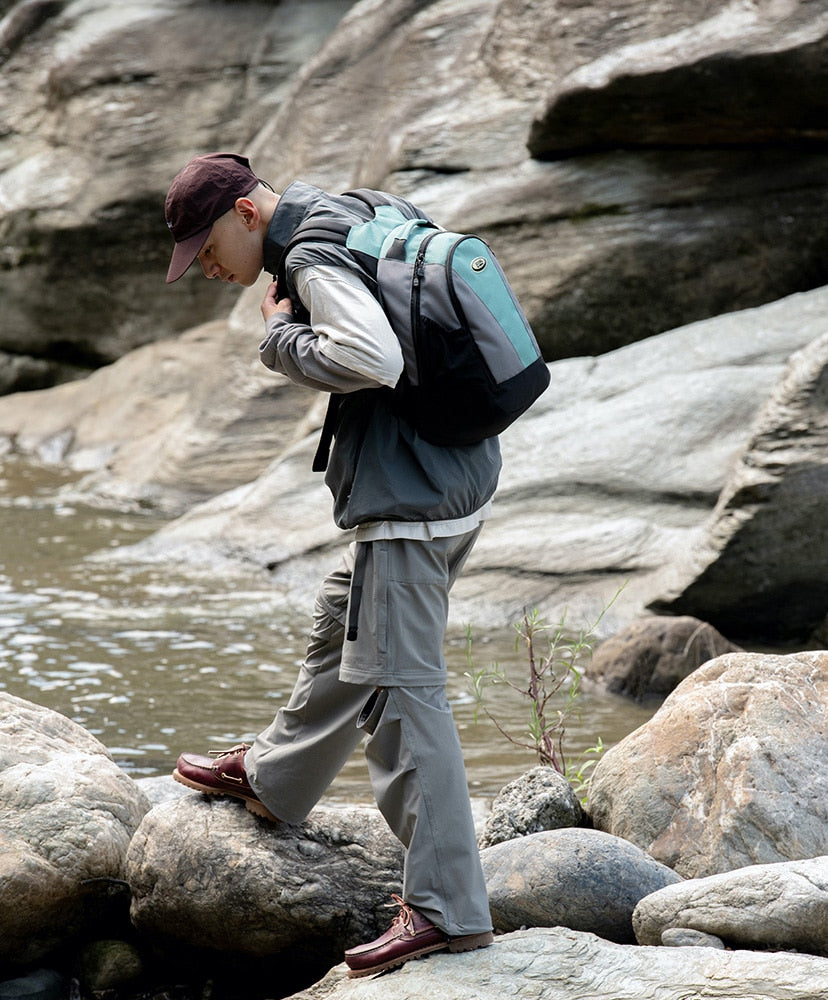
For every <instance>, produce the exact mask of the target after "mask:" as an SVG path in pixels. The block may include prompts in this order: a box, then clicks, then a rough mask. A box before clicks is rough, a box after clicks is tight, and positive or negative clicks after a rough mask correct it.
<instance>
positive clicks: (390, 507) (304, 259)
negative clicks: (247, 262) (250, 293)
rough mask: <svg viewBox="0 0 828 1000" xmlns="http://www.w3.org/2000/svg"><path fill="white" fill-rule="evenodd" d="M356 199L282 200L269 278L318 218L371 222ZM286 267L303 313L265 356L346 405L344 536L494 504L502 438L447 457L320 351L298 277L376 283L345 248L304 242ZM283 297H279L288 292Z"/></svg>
mask: <svg viewBox="0 0 828 1000" xmlns="http://www.w3.org/2000/svg"><path fill="white" fill-rule="evenodd" d="M395 202H396V204H398V205H399V207H400V209H401V210H402V211H404V212H405V213H406V214H407V215H408V216H409V217H410V218H424V217H425V216H424V215H423V213H422V212H419V211H418V210H417V209H416V208H415V207H414V206H413V205H412V204H411V203H410V202H407V201H405V200H404V199H395ZM370 211H371V210H370V209H369V208H368V207H367V206H366V205H364V204H363V203H362V202H359V201H358V200H356V199H352V198H348V197H347V196H335V195H329V194H326V193H325V192H324V191H322V190H320V189H319V188H316V187H313V186H311V185H309V184H305V183H304V182H302V181H295V182H294V183H293V184H291V185H290V186H289V187H288V188H286V190H285V191H284V192H283V194H282V195H281V197H280V199H279V204H278V205H277V208H276V211H275V213H274V215H273V218H272V219H271V221H270V225H269V227H268V231H267V234H266V238H265V245H264V264H265V269H266V270H267V271H269V272H270V273H271V274H273V275H276V274H277V272H278V270H279V265H280V263H281V262H282V257H283V254H284V250H285V247H286V246H287V244H288V243H289V241H290V238H291V236H292V234H293V232H294V231H295V230H296V229H297V228H298V226H299V225H301V224H302V223H303V222H305V221H306V220H308V219H311V218H313V217H314V216H324V217H326V218H330V217H334V218H339V219H343V220H345V221H347V222H348V223H349V224H354V223H358V222H362V221H365V220H366V219H367V218H370ZM285 263H286V279H287V283H288V289H287V293H288V294H289V295H290V298H291V299H292V301H293V303H294V308H295V314H294V316H290V315H289V314H286V313H277V314H276V316H274V317H271V319H270V320H269V321H268V324H267V336H266V337H265V339H264V340H263V341H262V343H261V345H260V347H259V353H260V357H261V360H262V362H263V363H264V364H265V365H266V366H267V367H268V368H270V369H272V370H273V371H277V372H281V373H282V374H284V375H287V376H288V377H289V378H290V379H291V380H292V381H294V382H298V383H300V384H303V385H308V386H311V387H312V388H316V389H320V390H324V391H328V392H332V393H334V394H337V396H338V397H339V408H338V411H337V414H336V424H335V428H334V434H335V437H334V442H333V447H332V450H331V454H330V459H329V461H328V465H327V469H326V473H325V482H326V484H327V486H328V487H329V489H330V490H331V493H332V494H333V498H334V520H335V521H336V524H337V525H338V526H339V527H340V528H353V527H356V526H357V525H359V524H365V523H366V522H371V521H417V522H420V521H445V520H452V519H455V518H462V517H467V516H469V515H471V514H474V513H475V512H476V511H478V510H479V509H480V508H481V507H482V506H483V505H484V504H485V503H486V502H487V501H488V500H490V499H491V497H492V495H493V494H494V491H495V488H496V486H497V480H498V476H499V473H500V467H501V459H500V447H499V443H498V440H497V438H487V439H486V440H484V441H482V442H480V443H479V444H474V445H465V446H463V447H456V448H446V447H441V446H437V445H432V444H429V443H428V442H427V441H424V440H423V439H422V438H421V437H420V436H419V435H418V434H417V433H416V432H415V431H414V429H413V428H412V427H411V425H410V424H409V423H408V422H407V421H405V420H403V419H401V418H399V417H397V416H396V415H395V413H394V411H393V407H392V399H393V390H392V389H390V388H387V387H382V386H379V385H378V384H377V383H373V384H372V383H370V382H369V381H368V380H366V379H365V378H364V377H361V376H359V375H356V374H355V373H354V372H352V371H350V370H349V369H348V368H346V367H344V366H343V365H340V364H337V363H336V362H335V361H332V360H330V359H329V358H326V357H325V355H324V354H322V353H321V352H320V351H319V350H317V349H315V340H316V336H315V334H314V331H313V329H312V327H311V326H310V325H309V315H310V310H311V305H312V303H310V302H302V303H301V305H302V306H304V311H303V310H302V309H301V308H298V307H299V303H300V299H299V297H298V294H297V292H296V287H295V284H294V283H293V280H292V277H291V276H292V275H293V274H295V273H296V272H297V270H298V269H299V268H301V267H306V266H308V265H319V264H323V265H328V266H335V267H346V268H348V269H349V270H351V271H353V272H355V273H357V274H358V275H359V276H360V277H361V278H362V280H363V281H364V282H365V283H366V285H367V286H368V287H369V289H370V288H371V284H372V281H371V278H370V276H369V275H368V274H367V272H365V271H364V270H363V268H362V267H361V266H360V264H359V261H358V260H356V259H355V258H354V257H353V256H352V255H351V253H350V252H349V251H348V250H347V249H346V248H345V247H341V246H339V245H336V244H332V243H321V242H320V243H311V242H304V243H301V244H299V245H298V246H296V247H295V248H293V249H292V250H291V252H290V254H289V256H288V260H287V261H286V262H285ZM285 291H286V290H285V289H280V294H284V293H285Z"/></svg>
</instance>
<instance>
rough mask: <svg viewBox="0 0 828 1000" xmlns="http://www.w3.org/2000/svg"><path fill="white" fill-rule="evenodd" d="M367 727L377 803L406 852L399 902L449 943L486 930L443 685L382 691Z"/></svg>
mask: <svg viewBox="0 0 828 1000" xmlns="http://www.w3.org/2000/svg"><path fill="white" fill-rule="evenodd" d="M373 707H374V711H373V713H372V720H371V721H369V722H367V724H366V729H368V728H372V729H373V733H372V734H371V735H370V737H369V739H368V743H367V746H366V757H367V760H368V769H369V773H370V776H371V783H372V786H373V789H374V794H375V796H376V800H377V805H378V807H379V809H380V812H382V814H383V816H384V817H385V820H386V822H387V823H388V825H389V826H390V827H391V829H392V830H393V831H394V833H395V834H396V835H397V837H398V838H399V839H400V841H401V842H402V843H403V845H404V847H405V848H406V854H405V869H404V880H403V898H404V899H405V901H406V902H407V903H409V904H410V905H411V906H413V907H414V908H415V909H416V910H419V912H420V913H422V914H423V915H424V916H426V917H427V918H428V919H429V920H431V921H432V923H434V924H436V925H437V926H438V927H440V928H441V929H442V930H444V931H445V932H446V933H447V934H449V935H450V936H451V937H457V936H460V935H464V934H483V933H485V932H486V931H490V930H491V929H492V919H491V915H490V913H489V901H488V895H487V892H486V883H485V879H484V877H483V868H482V865H481V863H480V853H479V851H478V848H477V839H476V834H475V830H474V821H473V817H472V811H471V803H470V801H469V790H468V784H467V781H466V772H465V766H464V763H463V755H462V750H461V748H460V740H459V737H458V734H457V727H456V726H455V723H454V718H453V716H452V714H451V708H450V706H449V704H448V699H447V697H446V690H445V686H443V685H440V686H437V687H429V688H427V687H416V688H398V687H391V688H385V689H383V690H382V691H380V692H379V693H378V695H377V699H376V703H375V705H374V706H373Z"/></svg>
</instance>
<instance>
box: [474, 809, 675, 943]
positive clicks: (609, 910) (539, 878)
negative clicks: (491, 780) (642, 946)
mask: <svg viewBox="0 0 828 1000" xmlns="http://www.w3.org/2000/svg"><path fill="white" fill-rule="evenodd" d="M481 859H482V861H483V872H484V874H485V876H486V886H487V888H488V890H489V906H490V908H491V911H492V921H493V923H494V928H495V930H496V931H501V932H502V931H514V930H519V929H520V928H521V927H556V926H562V927H570V928H571V929H572V930H579V931H590V932H592V933H593V934H598V935H600V936H601V937H604V938H607V940H609V941H617V942H619V943H620V944H632V943H634V942H635V933H634V931H633V925H632V915H633V911H634V910H635V907H636V905H637V904H638V902H639V901H640V900H641V899H643V898H644V897H645V896H647V895H649V894H650V893H651V892H655V891H656V890H658V889H661V888H663V887H664V886H666V885H671V884H673V883H674V882H679V881H681V879H680V877H679V876H678V875H676V873H675V872H674V871H671V870H670V869H669V868H667V867H666V866H665V865H662V864H659V863H658V862H657V861H655V860H653V858H651V857H648V855H647V854H646V853H645V852H644V851H642V850H641V849H640V848H638V847H635V846H634V845H633V844H630V843H629V842H628V841H626V840H622V839H621V838H620V837H612V836H610V835H609V834H606V833H601V832H600V831H598V830H583V829H560V830H546V831H544V832H542V833H533V834H530V835H529V836H527V837H519V838H517V839H515V840H508V841H505V842H503V843H501V844H497V845H496V846H494V847H487V848H486V849H485V850H484V851H482V852H481Z"/></svg>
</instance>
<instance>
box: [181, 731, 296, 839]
mask: <svg viewBox="0 0 828 1000" xmlns="http://www.w3.org/2000/svg"><path fill="white" fill-rule="evenodd" d="M249 749H250V747H249V745H248V744H247V743H240V744H239V745H238V746H235V747H232V748H231V749H230V750H210V751H209V756H207V757H204V756H202V755H201V754H196V753H183V754H181V756H180V757H179V758H178V763H177V764H176V767H175V770H174V771H173V778H175V780H176V781H178V782H180V783H181V784H182V785H186V786H187V787H188V788H195V789H196V791H199V792H205V793H206V794H207V795H233V796H235V798H237V799H243V800H244V804H245V805H246V806H247V808H248V809H249V810H250V812H252V813H254V814H255V815H256V816H262V817H263V818H264V819H269V820H271V822H273V823H278V822H279V820H278V818H277V817H276V816H274V815H273V813H272V812H271V811H270V810H269V809H268V808H267V806H266V805H265V804H264V802H262V801H261V799H260V798H259V797H258V796H257V795H256V793H255V792H254V791H253V789H252V788H251V787H250V782H249V781H248V780H247V772H246V771H245V769H244V755H245V754H246V753H247V751H248V750H249Z"/></svg>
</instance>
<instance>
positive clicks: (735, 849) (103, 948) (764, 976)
mask: <svg viewBox="0 0 828 1000" xmlns="http://www.w3.org/2000/svg"><path fill="white" fill-rule="evenodd" d="M700 706H704V707H705V711H704V712H701V711H700ZM0 709H2V721H0V750H1V751H2V754H0V760H2V769H0V793H2V796H1V797H0V835H2V838H3V843H4V851H3V854H2V862H0V863H2V874H3V878H2V880H0V942H2V943H1V944H0V969H1V970H2V974H3V975H4V977H5V979H6V981H7V982H14V981H17V980H22V979H24V978H25V976H31V975H34V974H35V970H37V969H40V970H41V972H40V973H39V975H41V976H45V975H46V972H44V971H43V970H44V969H45V970H49V969H51V970H53V972H54V974H55V975H58V977H59V978H60V981H61V986H60V989H62V990H63V991H64V992H52V993H44V994H42V995H43V997H44V1000H45V997H47V996H50V997H51V996H53V997H65V996H66V995H67V993H66V990H67V989H68V988H69V984H70V982H71V981H72V980H74V981H75V982H76V986H75V987H74V988H75V990H76V993H75V994H72V995H82V996H84V997H87V996H89V997H92V996H95V997H105V996H111V997H123V998H138V997H150V996H153V997H158V998H160V997H172V996H174V997H181V998H182V1000H184V998H186V1000H190V998H192V1000H195V997H201V996H206V995H208V994H207V993H205V992H204V991H205V990H208V987H209V991H210V992H209V995H212V996H214V997H216V998H219V997H223V998H234V1000H235V998H239V1000H241V998H242V997H244V998H246V1000H253V998H255V997H260V998H269V1000H275V998H281V997H286V996H289V995H295V996H296V997H302V998H306V1000H309V998H311V997H313V998H317V1000H318V998H320V997H328V996H330V997H337V998H347V997H351V996H356V995H359V996H365V995H367V996H373V995H374V994H375V992H376V990H377V989H379V988H381V989H382V991H383V997H386V998H390V1000H394V998H396V997H398V998H411V997H415V996H416V997H419V996H434V997H446V998H451V997H457V998H460V997H480V998H488V997H494V996H495V991H497V993H498V995H499V996H500V997H511V996H514V997H518V996H525V995H526V988H527V985H528V984H530V983H531V984H533V988H536V989H537V991H538V992H537V995H539V996H544V997H547V996H548V997H554V998H560V1000H576V998H580V997H584V996H589V995H592V994H591V993H590V991H600V990H601V989H603V990H607V989H610V991H611V994H612V996H616V997H619V998H627V997H629V998H630V1000H632V998H633V997H635V998H638V1000H647V998H649V997H653V998H655V997H656V996H658V997H659V1000H661V998H664V997H668V998H669V997H676V998H679V997H686V996H688V995H693V994H695V993H704V995H709V996H721V997H730V998H737V997H738V998H744V1000H748V998H751V1000H752V998H757V1000H758V998H763V1000H765V998H767V1000H792V998H799V1000H805V998H809V1000H813V998H814V997H817V996H820V995H821V991H823V990H824V988H825V987H826V985H828V946H826V942H828V833H826V831H828V814H826V802H828V787H825V782H826V779H825V778H824V777H823V776H824V775H825V774H828V757H826V747H828V738H826V737H828V722H827V721H826V720H828V653H825V652H810V653H798V654H794V655H791V656H769V655H761V654H755V653H727V654H724V655H723V656H720V657H716V658H715V659H713V660H710V661H708V662H707V663H705V664H703V665H702V666H701V667H699V668H698V669H695V670H692V671H691V672H690V673H689V674H688V676H687V677H686V678H685V680H683V681H682V682H681V683H680V684H679V685H678V687H677V688H676V689H675V690H674V691H673V692H672V693H671V694H670V695H669V696H668V697H667V699H666V700H665V702H664V704H663V706H662V707H661V708H660V709H659V710H658V711H657V712H656V714H655V715H654V716H653V718H652V720H651V721H650V722H649V723H646V724H645V725H644V726H642V727H640V729H639V730H637V731H636V732H635V733H633V734H631V735H630V736H629V737H628V738H627V739H625V740H623V741H621V743H619V744H618V745H616V746H615V747H614V748H612V749H611V750H609V751H608V752H607V753H606V754H605V755H604V757H603V758H602V760H601V761H600V762H599V764H598V766H597V767H596V770H595V776H594V779H593V781H592V785H591V789H590V794H589V799H588V801H587V803H586V807H585V808H584V807H583V806H582V805H581V804H580V803H579V802H578V800H577V799H576V798H575V797H574V795H573V792H572V789H571V788H570V786H569V784H568V783H567V782H566V781H565V780H564V779H563V778H561V777H560V776H559V775H558V774H557V773H556V772H554V771H552V770H549V769H541V768H536V769H533V770H531V771H529V772H527V774H526V776H525V777H524V778H523V779H519V781H518V782H516V783H514V784H513V785H512V786H510V787H508V788H506V789H504V791H503V793H502V794H501V795H500V796H499V797H498V798H497V799H496V800H495V801H494V802H493V803H492V804H491V808H490V809H489V810H488V811H487V814H486V815H485V816H484V817H483V821H482V824H481V831H480V842H481V856H482V859H483V864H484V871H485V873H486V879H487V884H488V887H489V898H490V905H491V909H492V917H493V921H494V925H495V928H496V930H497V932H498V935H497V937H496V941H495V945H494V946H493V947H492V948H491V949H488V950H487V951H486V952H485V953H481V954H480V955H477V954H475V955H468V956H442V955H438V956H433V957H430V958H429V959H428V960H423V961H421V962H415V963H410V964H409V965H407V966H405V967H404V968H403V969H401V970H399V971H398V972H395V973H393V974H390V975H386V976H384V977H382V978H381V981H380V982H379V983H377V982H368V983H360V984H356V983H354V982H350V981H348V980H347V979H346V978H345V971H344V968H343V967H342V966H341V965H340V961H341V953H342V949H343V948H346V947H348V946H350V945H352V944H354V943H356V942H358V941H361V940H364V939H366V938H367V937H370V936H373V935H374V934H375V933H379V932H380V931H381V930H382V929H384V927H385V925H386V924H387V922H388V910H387V903H388V901H389V894H390V892H392V891H394V890H395V888H398V886H399V882H400V878H401V865H402V857H401V852H400V847H399V845H398V844H397V843H396V841H395V840H394V839H393V837H392V836H391V835H390V833H389V832H388V830H387V828H386V827H385V824H384V822H383V821H382V819H381V817H380V816H379V814H378V813H377V812H376V811H375V810H374V809H369V808H344V807H331V806H325V805H324V804H321V805H320V806H319V807H318V808H317V809H316V810H314V812H313V813H312V814H311V816H310V817H309V818H308V820H307V821H306V822H305V823H303V824H301V825H300V826H297V827H289V826H274V825H272V824H269V823H267V822H266V821H263V820H260V819H258V818H256V817H254V816H252V815H251V814H250V813H248V812H247V811H246V810H245V809H244V807H243V805H242V804H241V803H238V802H234V801H231V800H222V799H210V798H207V797H203V796H201V795H199V794H197V793H192V792H188V791H186V790H184V789H181V788H180V787H179V786H173V785H172V783H171V782H170V781H168V780H167V779H154V780H153V781H152V782H149V783H145V784H144V785H143V788H142V787H140V784H141V783H135V782H133V781H132V780H131V779H129V778H127V777H125V776H124V775H123V774H122V773H121V772H120V771H119V770H118V768H117V767H116V766H115V765H114V764H113V763H112V760H111V758H110V757H109V755H108V753H107V751H106V749H105V748H104V747H103V746H101V745H100V744H99V743H98V742H97V741H96V740H95V739H94V738H93V737H92V736H90V735H89V734H88V733H86V732H85V731H84V730H83V729H82V728H81V727H79V726H77V725H76V724H74V723H72V722H70V721H69V720H67V719H64V718H63V717H62V716H59V715H57V714H56V713H54V712H52V711H50V710H48V709H42V708H38V707H37V706H34V705H32V704H30V703H28V702H24V701H22V700H20V699H17V698H13V697H11V696H9V695H5V694H2V693H0ZM689 720H692V725H689V724H688V723H689ZM650 765H651V766H650ZM676 803H679V807H678V808H676V807H675V804H676ZM685 806H686V807H685ZM328 970H330V971H328ZM50 974H51V973H50ZM153 976H155V977H156V978H155V979H154V981H153V980H152V977H153ZM159 977H160V978H159ZM164 977H168V978H166V979H164ZM54 981H55V982H56V980H54ZM316 981H318V982H317V985H316V986H313V987H311V986H309V985H308V984H310V983H312V982H316ZM599 983H603V986H601V987H599V985H598V984H599ZM176 984H177V985H176ZM174 987H175V988H176V989H179V990H180V991H181V992H178V993H176V992H175V989H174ZM2 990H3V987H2V985H0V995H5V996H11V995H15V994H11V993H8V992H7V993H5V994H4V993H3V992H2ZM78 990H79V991H80V993H78V992H77V991H78ZM296 990H299V992H298V993H297V992H296ZM360 990H364V991H365V992H358V991H360ZM107 991H109V992H107ZM165 991H166V992H165ZM186 991H188V992H186ZM22 995H28V994H22Z"/></svg>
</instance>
